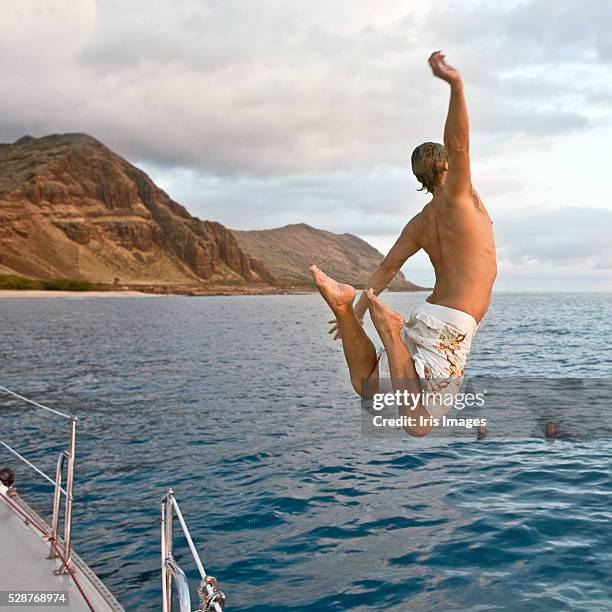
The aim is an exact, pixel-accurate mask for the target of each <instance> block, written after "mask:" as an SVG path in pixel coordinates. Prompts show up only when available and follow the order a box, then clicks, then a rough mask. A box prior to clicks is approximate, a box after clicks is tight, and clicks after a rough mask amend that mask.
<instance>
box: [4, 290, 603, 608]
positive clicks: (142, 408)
mask: <svg viewBox="0 0 612 612" xmlns="http://www.w3.org/2000/svg"><path fill="white" fill-rule="evenodd" d="M423 297H424V296H423V294H388V295H385V297H384V299H385V301H387V302H388V303H389V304H390V305H391V306H393V307H394V308H396V309H398V310H402V311H406V312H407V311H408V310H409V309H410V307H411V305H413V304H415V303H416V302H417V301H419V300H421V299H423ZM328 318H329V315H328V312H327V310H326V307H325V306H324V304H323V303H322V301H321V300H320V298H319V297H318V296H317V295H304V296H262V297H205V298H183V297H169V298H143V299H104V300H101V299H91V298H82V299H77V300H0V321H1V322H2V331H3V333H2V338H1V340H0V384H2V385H4V386H7V387H9V388H12V389H14V390H16V391H18V392H20V393H22V394H24V395H26V396H28V397H31V398H33V399H36V400H39V401H42V402H44V403H46V404H48V405H50V406H52V407H55V408H58V409H61V410H64V411H68V412H74V413H75V414H77V415H78V416H79V419H80V420H79V434H78V448H77V475H76V488H75V494H76V503H75V508H74V523H75V527H74V531H75V534H74V544H75V549H76V550H77V552H78V553H79V554H80V555H81V556H82V557H83V558H84V559H85V560H86V561H87V562H88V563H89V565H90V566H91V567H92V568H93V569H94V570H95V571H96V572H97V574H98V575H99V576H100V577H101V578H102V579H103V580H104V581H105V583H106V584H107V585H108V586H109V588H110V589H111V590H112V591H113V592H114V593H115V594H116V596H117V597H118V599H119V600H120V601H121V602H122V604H123V605H124V606H125V607H126V608H127V609H128V610H144V611H146V610H159V609H160V607H161V596H160V571H159V501H160V498H161V496H162V494H163V493H164V492H165V490H166V489H167V488H168V487H170V486H171V487H173V488H174V490H175V493H176V496H177V499H178V501H179V503H180V505H181V508H182V511H183V514H184V516H185V518H186V520H187V522H188V525H189V527H190V529H191V532H192V535H193V537H194V540H195V542H196V545H197V547H198V549H199V550H200V552H201V556H202V559H203V561H204V565H205V567H206V568H207V570H208V571H209V572H210V573H211V574H213V575H214V576H216V577H217V578H218V580H219V582H220V585H221V588H222V589H223V590H224V591H225V593H226V595H227V600H228V603H227V609H228V610H241V611H251V612H252V611H255V610H275V611H283V610H313V611H314V610H317V611H321V610H402V611H404V610H411V611H438V610H478V611H484V610H598V611H599V610H608V609H612V579H611V572H610V567H612V553H611V551H612V529H611V518H612V476H611V469H610V468H611V463H612V462H611V459H610V454H611V450H612V442H611V440H610V438H609V437H607V436H594V437H593V438H589V439H578V440H571V439H567V440H565V439H564V440H555V441H554V442H551V441H545V440H543V439H542V438H541V437H539V435H538V432H535V435H531V436H526V437H518V436H517V437H516V438H514V439H507V440H497V439H495V437H491V439H489V440H486V441H482V442H476V441H473V440H469V441H466V440H461V441H454V440H446V439H429V438H425V439H420V440H416V439H408V438H388V439H370V438H364V437H363V436H362V433H361V429H360V414H361V408H360V405H359V401H357V398H356V397H355V396H354V395H353V393H352V390H351V388H350V384H349V381H348V376H347V372H346V366H345V365H344V362H343V358H342V352H341V348H340V345H339V344H338V343H334V342H332V341H331V340H330V337H329V336H328V335H327V333H326V331H327V324H326V320H327V319H328ZM611 337H612V295H594V294H589V295H586V294H585V295H576V294H557V295H551V294H546V295H545V294H542V295H535V294H524V295H522V294H500V295H496V296H495V298H494V302H493V305H492V308H491V310H490V312H489V314H488V316H487V319H486V321H485V324H484V325H483V326H482V328H481V330H480V332H479V334H478V336H477V337H476V340H475V343H474V347H473V352H472V355H471V358H470V362H469V371H470V372H471V373H473V374H479V375H489V376H507V377H524V376H528V377H535V378H538V377H540V378H543V379H554V378H566V377H585V378H593V379H602V380H604V379H607V378H610V377H611V374H612V345H611V343H610V338H611ZM0 410H1V415H2V438H3V439H5V440H6V441H7V442H9V443H10V444H12V445H14V446H15V447H16V448H17V449H19V450H20V451H23V452H25V453H27V455H28V457H30V458H32V459H33V460H34V461H35V462H36V463H37V464H38V465H40V466H42V467H43V468H45V469H46V470H48V471H49V473H53V465H54V463H55V457H56V455H57V453H58V452H59V451H60V449H61V448H63V446H64V444H65V441H66V440H67V433H68V432H67V428H66V424H65V423H64V422H63V421H62V420H58V419H56V418H54V417H52V416H46V415H45V413H43V414H41V413H40V411H37V410H35V409H32V408H27V407H22V406H19V405H18V404H16V403H15V402H13V401H11V400H9V399H6V398H3V397H1V396H0ZM608 414H609V413H607V414H605V415H604V414H602V415H601V418H602V419H604V418H608ZM0 463H2V464H12V465H13V466H14V467H15V469H16V472H17V485H18V488H19V490H20V491H21V493H22V494H23V495H24V496H25V497H26V499H28V500H29V501H31V502H32V503H33V505H34V506H35V507H36V508H37V509H39V510H40V511H41V512H42V513H43V514H44V515H45V516H47V517H48V516H49V513H50V510H51V492H50V487H49V486H47V485H46V484H44V483H41V481H40V479H39V477H38V476H37V475H36V474H34V473H33V472H31V471H30V470H29V469H28V468H27V467H22V466H19V465H16V464H15V462H14V461H13V460H12V459H11V458H10V456H9V455H8V454H7V453H6V451H4V449H2V450H0ZM175 546H176V549H175V551H176V556H177V559H178V561H179V563H180V564H181V566H182V567H183V569H185V571H187V574H188V576H189V577H190V579H191V580H192V585H193V586H195V584H196V572H195V566H194V565H193V563H192V562H191V559H190V556H189V554H188V551H187V548H186V545H185V542H184V540H183V539H182V537H179V536H178V535H177V538H176V544H175ZM193 596H194V595H192V597H193ZM194 608H195V606H194Z"/></svg>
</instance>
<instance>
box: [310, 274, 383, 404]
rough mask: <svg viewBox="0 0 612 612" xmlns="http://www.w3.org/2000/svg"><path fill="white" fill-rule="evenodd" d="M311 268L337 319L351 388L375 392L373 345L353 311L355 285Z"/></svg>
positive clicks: (376, 376) (375, 370) (360, 392)
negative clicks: (338, 280) (367, 381)
mask: <svg viewBox="0 0 612 612" xmlns="http://www.w3.org/2000/svg"><path fill="white" fill-rule="evenodd" d="M310 271H311V273H312V277H313V278H314V281H315V283H316V284H317V288H318V289H319V292H320V294H321V295H322V296H323V299H324V300H325V301H326V302H327V304H328V306H329V307H330V308H331V309H332V312H333V313H334V315H335V317H336V320H337V321H338V326H339V328H340V334H341V335H342V348H343V350H344V356H345V358H346V363H347V364H348V367H349V373H350V376H351V383H352V385H353V388H354V389H355V391H356V392H357V393H359V395H363V394H366V395H368V396H371V395H373V394H374V393H376V392H378V384H376V380H377V379H378V365H377V358H376V349H375V348H374V345H373V344H372V341H371V340H370V339H369V338H368V335H367V334H366V333H365V331H364V330H363V327H362V325H361V323H359V321H358V320H357V317H356V316H355V312H354V311H353V300H354V299H355V289H354V288H353V287H351V286H350V285H343V284H342V283H339V282H337V281H335V280H334V279H333V278H330V277H329V276H327V274H325V273H324V272H322V271H321V270H319V268H317V266H311V267H310ZM365 380H369V383H368V385H367V389H364V388H363V383H364V381H365Z"/></svg>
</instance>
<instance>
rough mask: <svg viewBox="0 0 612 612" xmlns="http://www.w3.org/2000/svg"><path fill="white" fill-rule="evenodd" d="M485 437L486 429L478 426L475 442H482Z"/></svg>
mask: <svg viewBox="0 0 612 612" xmlns="http://www.w3.org/2000/svg"><path fill="white" fill-rule="evenodd" d="M486 437H487V428H486V427H485V426H484V425H479V426H478V430H477V432H476V439H477V440H484V439H485V438H486Z"/></svg>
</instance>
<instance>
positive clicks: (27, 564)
mask: <svg viewBox="0 0 612 612" xmlns="http://www.w3.org/2000/svg"><path fill="white" fill-rule="evenodd" d="M11 504H13V506H17V507H18V508H19V510H20V511H21V512H23V514H25V515H26V516H27V517H29V521H26V520H25V519H24V517H23V516H20V514H19V512H18V511H17V510H16V509H15V508H14V507H13V506H11ZM31 522H34V523H36V524H37V525H39V526H40V527H43V528H45V529H46V530H47V533H48V532H49V527H48V525H47V523H46V522H45V521H44V520H43V519H42V518H41V517H40V516H39V515H38V514H36V512H34V510H32V508H30V507H29V506H28V505H27V504H26V503H25V502H24V501H23V500H22V499H21V498H20V497H19V496H17V497H7V496H6V487H4V486H3V485H1V484H0V591H66V592H67V593H68V594H69V598H68V599H69V604H68V605H67V606H66V605H57V604H56V606H57V607H55V606H51V605H48V604H47V605H44V604H43V605H41V604H39V605H32V606H27V605H19V606H15V607H11V606H6V607H5V606H2V607H1V609H2V610H7V611H8V610H17V611H22V612H25V611H28V610H31V611H32V612H40V611H41V610H57V611H58V612H60V611H62V610H70V611H72V610H74V611H77V610H78V611H79V612H80V611H90V610H95V611H96V612H107V611H113V612H122V611H123V610H124V609H123V607H122V606H121V605H120V604H119V603H118V602H117V600H116V599H115V598H114V597H113V595H112V594H111V593H110V591H109V590H108V589H107V588H106V587H105V586H104V585H103V584H102V582H101V581H100V580H99V579H98V578H97V576H96V575H95V574H94V573H93V571H92V570H91V569H89V567H88V566H87V565H86V564H85V563H84V562H83V561H82V560H81V559H80V558H79V557H78V556H77V555H75V554H73V555H72V560H73V561H72V568H73V570H74V575H73V576H70V575H67V574H63V575H61V576H56V575H54V574H53V570H55V569H57V568H58V567H60V565H61V561H60V560H59V559H47V556H48V555H49V543H48V542H47V541H45V539H44V536H43V535H42V534H41V533H40V531H38V530H37V529H36V528H35V527H34V526H32V524H31ZM78 585H80V587H81V589H82V590H83V591H84V593H85V595H86V598H87V600H89V603H88V602H87V601H86V599H85V597H84V596H83V594H82V593H81V591H80V590H79V588H78Z"/></svg>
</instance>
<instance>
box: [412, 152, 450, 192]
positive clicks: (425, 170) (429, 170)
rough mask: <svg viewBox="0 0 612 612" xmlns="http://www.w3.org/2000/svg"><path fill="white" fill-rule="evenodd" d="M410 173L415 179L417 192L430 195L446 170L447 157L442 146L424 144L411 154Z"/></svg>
mask: <svg viewBox="0 0 612 612" xmlns="http://www.w3.org/2000/svg"><path fill="white" fill-rule="evenodd" d="M410 161H411V162H412V171H413V172H414V175H415V176H416V177H417V180H418V181H419V183H421V185H422V186H421V188H420V189H419V191H423V190H425V191H427V193H431V192H432V191H433V189H434V187H435V186H436V185H438V184H439V183H440V180H441V178H442V175H443V174H444V172H445V171H446V170H447V168H448V157H447V155H446V149H445V148H444V145H441V144H439V143H437V142H424V143H423V144H420V145H419V146H418V147H417V148H416V149H415V150H414V151H413V152H412V157H411V158H410Z"/></svg>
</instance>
